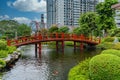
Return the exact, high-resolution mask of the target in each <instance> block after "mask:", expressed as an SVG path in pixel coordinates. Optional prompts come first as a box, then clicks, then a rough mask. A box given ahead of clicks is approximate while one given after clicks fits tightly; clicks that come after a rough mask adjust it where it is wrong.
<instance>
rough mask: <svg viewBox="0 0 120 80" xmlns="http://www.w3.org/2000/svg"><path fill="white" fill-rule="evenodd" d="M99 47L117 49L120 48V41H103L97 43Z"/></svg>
mask: <svg viewBox="0 0 120 80" xmlns="http://www.w3.org/2000/svg"><path fill="white" fill-rule="evenodd" d="M97 47H98V48H101V49H117V50H120V42H118V43H113V42H103V43H100V44H99V45H97Z"/></svg>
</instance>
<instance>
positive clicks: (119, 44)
mask: <svg viewBox="0 0 120 80" xmlns="http://www.w3.org/2000/svg"><path fill="white" fill-rule="evenodd" d="M113 49H117V50H120V42H118V43H116V44H114V46H113Z"/></svg>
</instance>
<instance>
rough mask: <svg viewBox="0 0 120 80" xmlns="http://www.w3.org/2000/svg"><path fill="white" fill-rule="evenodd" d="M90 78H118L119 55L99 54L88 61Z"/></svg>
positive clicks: (111, 79)
mask: <svg viewBox="0 0 120 80" xmlns="http://www.w3.org/2000/svg"><path fill="white" fill-rule="evenodd" d="M89 71H90V78H91V79H90V80H120V57H118V56H116V55H111V54H101V55H97V56H95V57H93V58H92V59H91V60H90V63H89Z"/></svg>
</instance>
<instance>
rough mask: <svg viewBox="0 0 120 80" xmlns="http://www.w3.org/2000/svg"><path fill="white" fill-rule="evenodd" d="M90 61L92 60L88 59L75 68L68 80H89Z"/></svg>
mask: <svg viewBox="0 0 120 80" xmlns="http://www.w3.org/2000/svg"><path fill="white" fill-rule="evenodd" d="M89 61H90V59H86V60H85V61H83V62H81V63H80V64H78V65H77V66H75V67H73V68H72V69H71V70H70V72H69V75H68V80H88V79H89Z"/></svg>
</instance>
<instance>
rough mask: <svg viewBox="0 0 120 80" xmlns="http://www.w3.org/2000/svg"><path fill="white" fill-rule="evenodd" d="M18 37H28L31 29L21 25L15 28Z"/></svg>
mask: <svg viewBox="0 0 120 80" xmlns="http://www.w3.org/2000/svg"><path fill="white" fill-rule="evenodd" d="M17 33H18V36H29V35H31V28H30V27H29V26H27V25H26V24H21V25H19V26H18V27H17Z"/></svg>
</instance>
